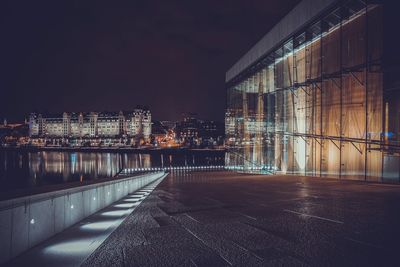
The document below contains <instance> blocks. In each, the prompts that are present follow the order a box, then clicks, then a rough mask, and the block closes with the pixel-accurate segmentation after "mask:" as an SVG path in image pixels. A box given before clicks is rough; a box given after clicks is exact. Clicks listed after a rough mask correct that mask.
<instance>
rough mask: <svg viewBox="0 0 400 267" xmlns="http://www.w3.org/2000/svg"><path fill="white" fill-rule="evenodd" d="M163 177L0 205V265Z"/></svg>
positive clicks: (143, 177) (139, 178) (131, 179)
mask: <svg viewBox="0 0 400 267" xmlns="http://www.w3.org/2000/svg"><path fill="white" fill-rule="evenodd" d="M164 176H165V173H164V172H156V173H149V174H144V175H138V176H133V177H129V178H124V179H118V180H112V181H107V182H104V183H99V184H92V185H86V186H80V187H76V188H70V189H66V190H60V191H55V192H49V193H44V194H38V195H33V196H27V197H21V198H16V199H10V200H6V201H1V202H0V251H1V253H0V263H3V262H5V261H8V260H10V259H11V258H13V257H15V256H17V255H19V254H20V253H22V252H23V251H25V250H27V249H29V248H31V247H33V246H35V245H37V244H38V243H40V242H42V241H44V240H46V239H48V238H49V237H51V236H53V235H54V234H56V233H58V232H61V231H62V230H64V229H66V228H68V227H69V226H71V225H73V224H75V223H77V222H79V221H81V220H82V219H84V218H85V217H87V216H89V215H91V214H93V213H95V212H96V211H98V210H100V209H102V208H105V207H107V206H108V205H110V204H112V203H113V202H115V201H117V200H119V199H121V198H123V197H124V196H126V195H127V194H129V193H132V192H134V191H136V190H138V189H140V188H142V187H144V186H146V185H147V184H149V183H151V182H153V181H155V180H157V179H159V178H162V177H164Z"/></svg>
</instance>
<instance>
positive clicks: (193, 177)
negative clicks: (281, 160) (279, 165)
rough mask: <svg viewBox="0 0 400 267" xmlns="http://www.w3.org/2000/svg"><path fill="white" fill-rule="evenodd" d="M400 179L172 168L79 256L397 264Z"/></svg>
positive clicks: (93, 261) (108, 261) (127, 260)
mask: <svg viewBox="0 0 400 267" xmlns="http://www.w3.org/2000/svg"><path fill="white" fill-rule="evenodd" d="M399 211H400V186H399V185H388V184H371V183H363V182H356V181H340V180H332V179H323V178H316V177H296V176H267V175H245V174H238V173H234V172H190V171H181V172H172V173H171V174H170V175H168V176H167V177H166V178H165V179H164V180H163V181H162V182H161V183H160V184H159V185H158V186H157V187H156V189H155V190H154V191H153V192H152V193H151V194H150V195H149V196H148V197H147V198H146V199H145V200H144V201H143V202H142V203H141V204H140V205H139V206H138V207H137V208H136V209H135V210H134V212H132V213H131V214H130V215H129V216H128V217H127V218H126V219H125V220H124V221H123V222H122V223H121V224H120V225H119V227H118V228H117V229H116V230H115V231H113V232H112V233H111V234H110V235H109V237H108V238H107V239H106V240H105V241H104V242H103V243H102V244H101V245H100V246H99V247H98V248H97V249H96V250H95V251H94V252H93V253H92V254H91V255H90V256H89V257H88V258H87V259H86V260H85V261H84V262H83V266H397V265H398V259H399V258H398V255H399V248H400V244H399V243H400V230H399V226H400V212H399Z"/></svg>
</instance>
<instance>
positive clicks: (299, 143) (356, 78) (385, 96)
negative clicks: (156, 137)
mask: <svg viewBox="0 0 400 267" xmlns="http://www.w3.org/2000/svg"><path fill="white" fill-rule="evenodd" d="M383 25H384V23H383V5H381V4H367V3H365V2H364V1H360V0H358V1H345V2H341V4H340V5H337V6H336V7H334V8H332V9H331V10H330V12H327V13H325V14H324V15H323V16H321V17H320V18H318V19H317V20H314V21H313V23H310V24H309V25H308V26H306V27H305V28H304V29H303V30H301V31H299V32H297V33H296V34H294V35H293V36H291V37H290V38H288V39H287V40H286V41H285V42H283V43H282V44H279V45H278V46H277V47H276V48H275V49H274V50H273V51H271V52H270V53H269V54H267V55H266V56H264V57H263V58H262V59H260V60H259V61H258V62H256V63H255V64H253V66H252V67H250V68H248V69H246V70H245V71H243V72H242V73H241V74H240V75H238V76H237V77H235V78H234V79H232V80H230V81H228V83H227V112H226V120H225V121H226V129H229V130H227V132H226V133H227V136H226V145H227V148H228V152H227V156H226V166H227V167H228V168H230V169H235V170H239V171H244V172H257V173H260V172H261V173H283V174H296V175H309V176H324V177H334V178H340V179H356V180H367V181H393V182H398V181H399V179H400V167H399V166H400V155H399V151H400V149H399V144H400V142H399V141H400V137H399V136H400V135H399V131H400V130H399V127H400V117H399V115H400V91H399V87H393V86H392V85H391V84H390V83H389V82H386V78H385V71H384V68H383V67H382V66H383V51H384V46H383V40H384V37H383V34H384V33H383V32H384V31H383Z"/></svg>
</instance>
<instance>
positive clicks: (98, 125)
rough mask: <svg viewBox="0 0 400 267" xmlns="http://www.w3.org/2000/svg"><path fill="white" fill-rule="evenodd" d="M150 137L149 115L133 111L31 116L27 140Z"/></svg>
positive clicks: (136, 110) (147, 138)
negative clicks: (45, 138)
mask: <svg viewBox="0 0 400 267" xmlns="http://www.w3.org/2000/svg"><path fill="white" fill-rule="evenodd" d="M150 135H151V113H150V111H149V110H143V109H135V110H134V111H130V112H125V113H123V112H122V111H121V112H119V113H112V112H90V113H67V112H64V113H63V114H62V115H58V116H57V115H56V116H43V115H42V114H35V113H32V114H31V115H30V119H29V136H30V137H32V138H35V137H38V138H43V137H51V138H97V137H100V138H101V137H102V138H121V137H143V138H144V140H149V139H150Z"/></svg>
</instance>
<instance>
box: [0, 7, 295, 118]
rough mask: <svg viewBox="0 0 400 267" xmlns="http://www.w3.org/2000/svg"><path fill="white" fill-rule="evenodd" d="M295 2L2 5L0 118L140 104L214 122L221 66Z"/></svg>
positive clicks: (157, 112) (162, 113)
mask: <svg viewBox="0 0 400 267" xmlns="http://www.w3.org/2000/svg"><path fill="white" fill-rule="evenodd" d="M298 2H299V1H298V0H280V1H266V0H253V1H249V0H246V1H245V0H243V1H230V0H217V1H216V0H202V1H200V0H199V1H195V0H193V1H177V0H174V1H168V0H154V1H153V0H144V1H72V0H68V1H59V0H57V1H48V2H43V1H39V0H38V1H32V0H27V1H18V0H11V1H1V3H0V34H1V35H0V36H1V38H0V40H1V41H0V68H1V69H0V71H1V74H0V91H1V95H0V119H1V118H4V117H5V118H7V119H8V120H9V121H15V120H22V119H23V118H24V117H26V116H28V114H29V113H30V112H32V111H37V112H46V111H47V112H50V113H59V112H62V111H68V112H70V111H106V110H108V111H119V110H132V109H133V108H135V107H136V106H137V105H145V106H148V107H149V108H150V110H151V111H152V114H153V119H155V120H178V119H180V118H181V114H182V113H183V112H196V113H198V116H199V117H200V118H204V119H214V120H223V116H224V109H225V89H224V78H225V72H226V71H227V70H228V68H230V67H231V66H232V65H233V64H234V63H235V62H236V61H237V60H238V59H239V58H240V57H241V56H242V55H243V54H244V53H245V52H246V51H247V50H249V49H250V48H251V47H252V45H254V44H255V43H256V42H257V41H258V40H259V39H260V38H261V37H262V36H263V35H264V34H265V33H267V32H268V30H269V29H270V28H271V27H272V26H273V25H274V24H275V23H276V22H278V21H279V20H280V19H281V18H282V17H283V16H284V15H285V14H286V13H287V12H289V11H290V10H291V9H292V8H293V7H294V6H295V4H296V3H298Z"/></svg>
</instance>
